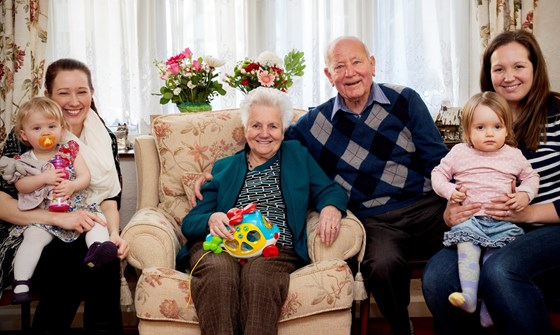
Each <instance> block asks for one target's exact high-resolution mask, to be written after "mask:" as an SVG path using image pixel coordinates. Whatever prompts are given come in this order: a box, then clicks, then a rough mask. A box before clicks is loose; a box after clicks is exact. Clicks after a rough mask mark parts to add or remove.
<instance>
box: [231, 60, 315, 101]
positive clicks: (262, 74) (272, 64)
mask: <svg viewBox="0 0 560 335" xmlns="http://www.w3.org/2000/svg"><path fill="white" fill-rule="evenodd" d="M304 62H305V59H304V58H303V51H296V50H292V51H290V52H289V53H288V54H287V55H286V56H285V57H284V60H283V61H282V59H281V58H279V57H278V56H276V54H274V53H272V52H270V51H265V52H263V53H261V54H260V55H259V57H258V58H257V60H256V61H255V60H252V59H249V58H245V59H244V60H243V61H241V62H238V63H237V64H236V65H235V67H234V68H233V74H226V75H225V79H224V82H226V83H227V84H228V85H229V86H231V87H233V88H237V89H239V90H241V92H243V93H244V94H247V93H248V92H249V91H251V90H252V89H255V88H257V87H259V86H266V87H273V88H277V89H279V90H281V91H282V92H287V91H288V88H290V87H291V86H292V84H293V83H294V82H293V79H292V78H293V77H294V76H298V77H301V76H303V70H304V69H305V64H304Z"/></svg>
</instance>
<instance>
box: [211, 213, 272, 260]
mask: <svg viewBox="0 0 560 335" xmlns="http://www.w3.org/2000/svg"><path fill="white" fill-rule="evenodd" d="M227 217H228V218H229V224H230V226H234V232H233V239H232V240H225V241H224V240H223V239H222V238H221V237H219V236H213V235H211V234H208V235H207V236H206V240H205V242H204V243H203V244H202V247H203V249H204V250H211V251H212V252H214V253H215V254H219V253H221V252H222V251H223V250H224V249H225V251H226V252H227V253H229V254H230V255H232V256H233V257H237V258H242V259H246V258H250V257H255V256H260V255H263V256H264V257H274V256H278V247H276V241H278V238H279V237H280V229H278V227H277V226H276V225H274V224H271V223H270V222H269V221H268V219H267V218H266V217H265V216H264V215H262V214H261V212H260V211H259V210H257V205H255V204H254V203H250V204H248V205H247V206H245V208H243V209H240V208H232V209H230V210H229V211H228V212H227Z"/></svg>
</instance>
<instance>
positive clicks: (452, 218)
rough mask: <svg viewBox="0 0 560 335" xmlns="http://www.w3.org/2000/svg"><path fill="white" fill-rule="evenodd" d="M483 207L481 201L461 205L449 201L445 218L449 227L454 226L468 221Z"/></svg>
mask: <svg viewBox="0 0 560 335" xmlns="http://www.w3.org/2000/svg"><path fill="white" fill-rule="evenodd" d="M480 208H482V205H481V204H479V203H473V204H468V205H461V204H458V203H456V202H453V201H449V202H448V203H447V207H446V208H445V212H444V213H443V220H444V221H445V224H446V225H447V226H448V227H453V226H455V225H458V224H459V223H462V222H464V221H466V220H467V219H468V218H470V217H471V216H473V215H474V214H475V213H476V212H478V211H479V210H480Z"/></svg>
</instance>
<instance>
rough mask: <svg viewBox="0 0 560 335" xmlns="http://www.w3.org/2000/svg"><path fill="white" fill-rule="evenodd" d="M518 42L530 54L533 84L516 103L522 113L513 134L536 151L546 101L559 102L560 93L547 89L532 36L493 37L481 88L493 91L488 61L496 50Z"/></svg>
mask: <svg viewBox="0 0 560 335" xmlns="http://www.w3.org/2000/svg"><path fill="white" fill-rule="evenodd" d="M513 42H516V43H519V44H521V45H522V46H523V47H525V49H527V51H528V52H529V61H530V62H531V63H532V64H533V83H532V86H531V89H530V90H529V93H528V94H527V95H526V96H525V97H524V98H523V99H522V100H521V101H520V102H519V106H520V107H521V113H519V115H518V117H517V119H516V120H515V122H514V124H513V132H514V134H515V138H516V139H517V141H518V142H520V143H521V142H522V143H523V144H524V145H525V147H526V148H528V149H530V150H532V151H535V150H537V148H538V146H539V142H540V141H541V140H542V141H543V142H545V141H546V131H545V128H546V122H547V116H548V110H549V108H548V107H547V103H548V100H549V99H550V98H551V97H556V98H557V99H560V94H558V93H557V92H552V91H551V90H550V80H549V77H548V71H547V67H546V62H545V60H544V56H543V53H542V51H541V48H540V46H539V44H538V42H537V40H536V39H535V37H534V36H533V34H531V33H529V32H527V31H524V30H516V31H506V32H503V33H501V34H499V35H498V36H496V37H495V38H494V39H493V40H492V42H491V43H490V44H489V45H488V47H487V48H486V50H485V51H484V54H483V56H482V68H481V70H480V89H481V90H482V91H483V92H485V91H492V92H495V89H494V86H493V85H492V73H491V65H492V63H491V61H490V58H491V57H492V54H493V53H494V51H496V49H498V48H499V47H501V46H503V45H506V44H509V43H513Z"/></svg>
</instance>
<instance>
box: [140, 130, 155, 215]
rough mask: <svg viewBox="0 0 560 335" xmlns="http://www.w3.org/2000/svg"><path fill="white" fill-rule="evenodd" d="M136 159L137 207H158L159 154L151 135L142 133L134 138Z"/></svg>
mask: <svg viewBox="0 0 560 335" xmlns="http://www.w3.org/2000/svg"><path fill="white" fill-rule="evenodd" d="M134 161H135V162H136V181H137V185H138V186H137V187H138V199H137V200H136V209H137V210H138V209H140V208H144V207H150V206H152V207H156V206H157V205H158V203H159V193H158V187H159V185H158V183H159V173H160V171H159V169H160V168H159V156H158V152H157V148H156V141H155V139H154V137H153V136H151V135H140V136H137V137H136V139H135V140H134Z"/></svg>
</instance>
